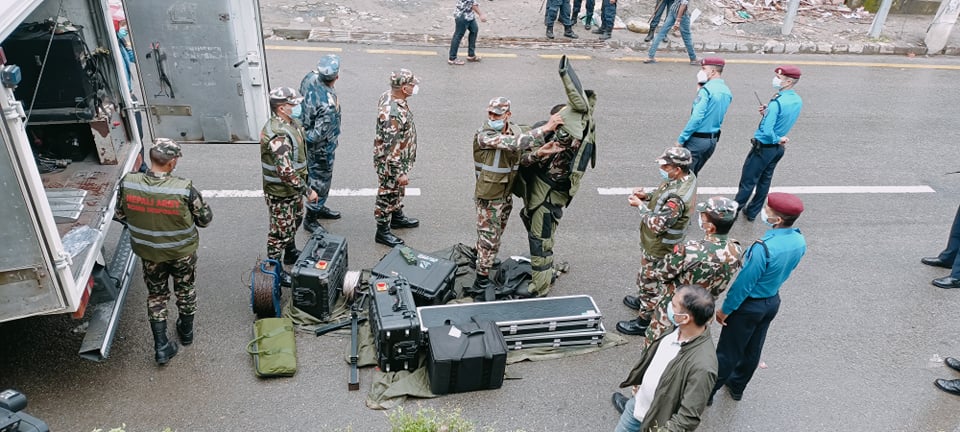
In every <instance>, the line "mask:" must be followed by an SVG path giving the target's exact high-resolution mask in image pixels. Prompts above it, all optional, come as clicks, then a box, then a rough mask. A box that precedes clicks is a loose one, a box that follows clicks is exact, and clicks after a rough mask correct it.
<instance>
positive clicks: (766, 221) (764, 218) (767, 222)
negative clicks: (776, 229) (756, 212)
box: [760, 208, 776, 227]
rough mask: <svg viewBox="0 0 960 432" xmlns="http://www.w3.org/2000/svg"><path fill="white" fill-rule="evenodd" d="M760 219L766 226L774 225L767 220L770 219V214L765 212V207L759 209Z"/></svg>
mask: <svg viewBox="0 0 960 432" xmlns="http://www.w3.org/2000/svg"><path fill="white" fill-rule="evenodd" d="M760 219H762V220H763V223H765V224H767V226H770V227H772V226H774V225H776V224H774V223H773V222H770V221H768V220H767V219H770V215H768V214H767V209H765V208H762V209H760Z"/></svg>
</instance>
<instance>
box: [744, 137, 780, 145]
mask: <svg viewBox="0 0 960 432" xmlns="http://www.w3.org/2000/svg"><path fill="white" fill-rule="evenodd" d="M750 143H751V144H753V146H754V147H780V144H764V143H762V142H760V141H757V139H756V138H750Z"/></svg>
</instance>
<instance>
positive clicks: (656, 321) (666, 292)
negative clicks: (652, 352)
mask: <svg viewBox="0 0 960 432" xmlns="http://www.w3.org/2000/svg"><path fill="white" fill-rule="evenodd" d="M659 290H661V292H662V295H661V296H660V301H658V302H657V306H656V307H655V308H654V311H653V314H652V315H651V318H650V325H649V326H647V332H646V334H644V338H643V346H642V347H641V348H642V349H644V350H645V349H647V347H648V346H650V344H651V343H653V341H655V340H657V338H659V337H660V336H663V335H664V333H667V332H668V331H669V330H670V329H672V328H673V323H672V322H670V318H668V317H667V305H669V304H670V302H671V301H673V295H674V293H676V290H677V287H676V286H674V285H673V284H666V285H663V284H661V286H660V288H659ZM642 352H643V351H641V353H642Z"/></svg>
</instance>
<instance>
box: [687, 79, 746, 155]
mask: <svg viewBox="0 0 960 432" xmlns="http://www.w3.org/2000/svg"><path fill="white" fill-rule="evenodd" d="M731 101H733V94H731V93H730V88H729V87H727V84H726V83H725V82H723V80H722V79H719V78H715V79H712V80H710V81H707V82H706V83H705V84H704V85H703V87H701V88H700V90H697V98H696V99H694V100H693V108H692V109H691V110H690V120H688V121H687V126H686V127H684V128H683V132H680V136H679V137H678V138H677V142H678V143H680V144H683V143H685V142H687V140H688V139H690V135H691V134H693V133H694V132H704V133H713V132H717V131H719V130H720V126H721V125H722V124H723V116H724V115H725V114H726V113H727V108H729V107H730V102H731Z"/></svg>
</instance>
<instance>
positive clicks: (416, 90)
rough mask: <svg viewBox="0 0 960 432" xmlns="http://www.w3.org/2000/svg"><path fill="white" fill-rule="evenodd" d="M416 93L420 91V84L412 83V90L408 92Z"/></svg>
mask: <svg viewBox="0 0 960 432" xmlns="http://www.w3.org/2000/svg"><path fill="white" fill-rule="evenodd" d="M417 93H420V86H418V85H416V84H414V85H413V90H411V91H410V94H412V95H415V94H417Z"/></svg>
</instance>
